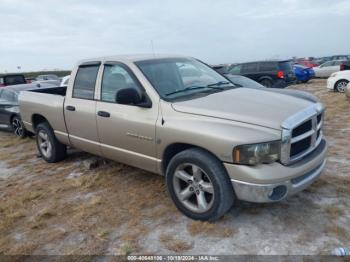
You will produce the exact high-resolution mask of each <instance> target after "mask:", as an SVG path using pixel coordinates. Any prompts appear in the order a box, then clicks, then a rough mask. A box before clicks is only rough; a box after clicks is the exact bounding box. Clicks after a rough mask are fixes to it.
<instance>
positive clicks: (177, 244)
mask: <svg viewBox="0 0 350 262" xmlns="http://www.w3.org/2000/svg"><path fill="white" fill-rule="evenodd" d="M159 241H160V243H162V244H163V245H164V246H165V247H166V248H167V249H168V250H171V251H174V252H177V253H181V252H185V251H188V250H190V249H191V248H192V246H193V244H192V243H188V242H186V241H183V240H181V239H179V238H176V237H174V235H171V234H162V235H160V237H159Z"/></svg>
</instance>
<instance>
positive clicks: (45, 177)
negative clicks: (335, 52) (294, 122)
mask: <svg viewBox="0 0 350 262" xmlns="http://www.w3.org/2000/svg"><path fill="white" fill-rule="evenodd" d="M292 88H296V89H300V90H306V91H308V92H311V93H313V94H315V95H316V96H317V97H319V98H320V100H321V101H322V102H323V103H325V105H326V107H327V113H326V121H325V128H324V132H325V135H326V137H327V138H328V142H329V154H328V162H327V165H326V168H325V170H324V172H323V174H322V176H321V177H320V178H319V179H318V180H317V181H316V182H315V183H314V184H313V185H312V186H311V187H310V188H308V189H307V190H305V191H303V192H301V193H299V194H298V195H296V196H293V197H291V198H289V199H287V200H284V201H282V202H279V203H274V204H250V203H237V204H235V206H234V207H233V208H232V209H231V211H230V212H229V213H228V214H227V215H225V216H224V217H223V218H222V219H221V220H220V221H218V222H216V223H213V224H210V223H204V222H194V221H192V220H190V219H188V218H186V217H185V216H183V215H182V214H181V213H180V212H179V211H177V210H176V208H175V207H174V205H173V203H172V201H171V200H170V198H169V196H168V194H167V192H166V188H165V186H164V178H163V177H161V176H157V175H154V174H150V173H147V172H144V171H141V170H139V169H135V168H132V167H128V166H125V165H122V164H118V163H115V162H109V163H107V164H104V165H102V166H100V167H98V168H96V169H93V170H88V169H87V168H86V167H85V165H84V164H83V160H85V159H89V158H91V155H89V154H86V153H82V152H78V151H75V150H70V151H69V157H68V158H67V159H66V160H65V161H63V162H61V163H57V164H47V163H45V162H44V161H43V160H42V159H41V158H38V157H37V151H36V145H35V140H34V139H30V138H28V139H25V140H18V139H16V138H14V137H13V135H11V134H10V133H8V132H5V131H0V199H1V201H0V254H1V253H3V254H51V255H52V254H179V253H181V254H216V255H219V254H280V255H287V254H303V255H315V254H329V253H330V251H331V250H333V249H334V248H335V247H339V246H345V247H350V146H349V144H350V143H349V141H350V107H349V106H350V101H349V100H346V98H345V96H344V95H343V94H338V93H334V92H329V91H327V90H326V84H325V80H312V81H311V82H310V83H308V84H301V85H297V86H293V87H292Z"/></svg>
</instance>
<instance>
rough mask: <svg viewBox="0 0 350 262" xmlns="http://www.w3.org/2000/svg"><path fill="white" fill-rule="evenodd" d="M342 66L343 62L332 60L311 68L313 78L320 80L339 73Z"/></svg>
mask: <svg viewBox="0 0 350 262" xmlns="http://www.w3.org/2000/svg"><path fill="white" fill-rule="evenodd" d="M343 66H344V60H333V61H328V62H326V63H323V64H322V65H319V66H316V67H314V68H313V70H314V71H315V76H316V77H320V78H322V77H323V78H325V77H329V76H330V75H331V74H333V73H335V72H338V71H340V70H341V69H342V68H343Z"/></svg>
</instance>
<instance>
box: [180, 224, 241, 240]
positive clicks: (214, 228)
mask: <svg viewBox="0 0 350 262" xmlns="http://www.w3.org/2000/svg"><path fill="white" fill-rule="evenodd" d="M187 230H188V232H189V233H190V234H191V235H192V236H196V235H202V236H212V237H222V238H227V237H231V236H233V235H234V233H235V231H234V229H232V228H229V227H225V226H222V225H219V224H214V223H209V222H202V221H190V222H188V223H187Z"/></svg>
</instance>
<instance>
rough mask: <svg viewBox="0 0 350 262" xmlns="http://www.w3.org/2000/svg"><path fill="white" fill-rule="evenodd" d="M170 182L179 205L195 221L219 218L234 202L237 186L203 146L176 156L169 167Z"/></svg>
mask: <svg viewBox="0 0 350 262" xmlns="http://www.w3.org/2000/svg"><path fill="white" fill-rule="evenodd" d="M166 183H167V188H168V191H169V193H170V196H171V198H172V199H173V201H174V203H175V205H176V206H177V208H178V209H179V210H180V211H181V212H182V213H184V214H185V215H186V216H188V217H190V218H192V219H195V220H209V221H214V220H217V219H219V218H220V217H221V216H223V215H224V214H225V213H226V212H227V211H228V210H229V209H230V208H231V206H232V204H233V201H234V192H233V187H232V184H231V181H230V179H229V176H228V174H227V173H226V170H225V168H224V167H223V165H222V163H221V162H220V161H219V160H217V159H216V158H215V157H214V156H212V155H211V154H210V153H208V152H206V151H204V150H201V149H196V148H193V149H188V150H185V151H183V152H180V153H179V154H177V155H176V156H174V157H173V159H172V160H171V161H170V163H169V166H168V168H167V172H166Z"/></svg>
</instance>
